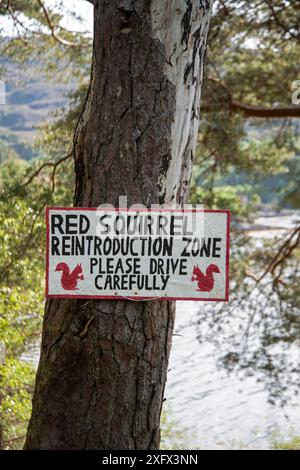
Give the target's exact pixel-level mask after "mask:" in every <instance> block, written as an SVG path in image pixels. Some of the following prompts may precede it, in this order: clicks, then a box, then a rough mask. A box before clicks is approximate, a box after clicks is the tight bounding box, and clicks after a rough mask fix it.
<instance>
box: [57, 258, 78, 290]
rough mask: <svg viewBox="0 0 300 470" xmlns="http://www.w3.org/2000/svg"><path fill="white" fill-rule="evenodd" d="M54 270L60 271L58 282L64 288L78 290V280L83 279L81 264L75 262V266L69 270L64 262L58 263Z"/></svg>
mask: <svg viewBox="0 0 300 470" xmlns="http://www.w3.org/2000/svg"><path fill="white" fill-rule="evenodd" d="M55 271H62V275H61V280H60V282H61V286H62V288H63V289H65V290H78V287H77V283H78V281H79V280H80V281H83V280H84V276H83V272H82V267H81V264H77V266H76V268H75V269H73V271H72V272H70V268H69V266H68V265H67V264H66V263H58V265H57V266H56V268H55Z"/></svg>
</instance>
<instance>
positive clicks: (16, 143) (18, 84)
mask: <svg viewBox="0 0 300 470" xmlns="http://www.w3.org/2000/svg"><path fill="white" fill-rule="evenodd" d="M2 65H3V64H2ZM4 65H5V67H6V69H7V74H6V76H5V83H6V104H5V105H1V104H0V140H2V142H5V143H7V144H8V145H9V146H10V147H11V148H12V149H13V150H14V151H15V152H16V153H17V154H18V155H20V156H21V157H22V158H24V159H26V160H28V159H30V158H32V157H33V156H34V155H33V151H32V149H31V144H32V141H33V139H34V137H35V135H36V128H37V126H38V125H39V124H41V123H42V122H45V121H47V120H49V119H50V118H51V113H52V112H53V111H54V110H56V109H58V108H61V107H62V106H64V104H65V102H66V95H67V93H68V91H69V89H68V88H67V87H66V86H65V85H61V84H53V83H50V82H46V81H44V80H42V79H39V78H38V77H36V76H34V69H33V68H32V69H30V68H29V67H28V66H27V67H26V68H25V69H24V68H23V67H24V66H19V65H15V64H11V63H9V64H8V63H5V64H4ZM30 74H32V75H33V76H32V77H30Z"/></svg>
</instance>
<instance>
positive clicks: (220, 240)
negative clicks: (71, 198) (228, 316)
mask: <svg viewBox="0 0 300 470" xmlns="http://www.w3.org/2000/svg"><path fill="white" fill-rule="evenodd" d="M46 223H47V260H46V264H47V270H46V271H47V272H46V295H47V297H61V298H70V297H74V298H106V299H124V298H129V299H135V300H142V299H175V300H206V301H209V300H212V301H218V300H219V301H228V284H229V279H228V275H229V226H230V212H229V211H226V210H216V211H213V210H196V209H193V210H175V209H168V210H167V209H157V210H155V211H153V210H147V209H137V210H134V209H102V208H76V207H75V208H56V207H49V208H47V210H46Z"/></svg>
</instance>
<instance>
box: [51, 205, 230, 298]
mask: <svg viewBox="0 0 300 470" xmlns="http://www.w3.org/2000/svg"><path fill="white" fill-rule="evenodd" d="M51 210H64V211H76V210H78V211H101V210H103V211H112V212H113V211H114V212H119V211H120V212H151V209H146V208H144V209H128V208H115V209H113V208H104V207H100V208H98V207H46V210H45V216H46V276H45V277H46V283H45V284H46V285H45V287H46V289H45V291H46V292H45V295H46V298H48V299H98V300H140V301H143V300H177V301H180V300H182V301H186V300H192V301H194V302H199V301H200V302H201V301H202V302H228V301H229V259H230V210H227V209H215V210H214V209H204V210H201V209H187V210H183V209H157V210H155V211H152V212H180V213H182V212H209V213H210V212H213V213H223V214H227V224H226V273H225V274H226V284H225V298H224V299H218V298H212V299H210V298H195V297H154V298H153V297H140V296H134V297H132V296H131V297H126V296H119V295H84V296H83V295H80V294H78V295H75V294H49V238H50V236H49V212H50V211H51Z"/></svg>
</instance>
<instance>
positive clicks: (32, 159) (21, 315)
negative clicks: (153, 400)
mask: <svg viewBox="0 0 300 470" xmlns="http://www.w3.org/2000/svg"><path fill="white" fill-rule="evenodd" d="M92 16H93V15H92V5H91V4H89V3H88V2H86V1H80V0H73V1H70V0H68V1H66V0H64V1H54V0H53V1H50V0H44V1H40V0H28V1H26V2H25V1H23V0H5V1H1V0H0V80H1V81H0V84H1V87H0V240H1V250H0V296H1V303H0V448H3V449H19V448H22V445H23V442H24V437H25V433H26V427H27V423H28V419H29V417H30V411H31V396H32V392H33V384H34V378H35V371H36V367H37V364H38V359H39V347H40V335H41V327H42V315H43V306H44V272H45V266H44V257H45V223H44V208H45V206H47V205H56V206H70V205H72V201H73V178H74V175H73V164H72V135H73V131H74V129H75V127H76V123H77V120H78V117H79V115H80V112H81V110H82V106H83V103H84V99H85V96H86V92H87V87H88V83H89V74H90V66H91V53H92V27H93V25H92V23H93V18H92ZM299 40H300V1H299V0H291V1H289V0H253V1H252V2H248V1H246V0H236V1H232V0H224V1H221V0H215V3H214V9H213V16H212V21H211V28H210V34H209V39H208V48H207V53H206V70H205V78H204V86H203V93H202V104H201V127H200V131H199V138H198V147H197V156H196V162H195V166H194V172H193V180H192V185H191V191H190V201H191V202H192V203H204V204H205V206H206V208H219V209H222V208H226V209H231V211H232V219H233V220H232V235H231V236H232V242H231V295H230V302H229V303H228V304H227V303H226V304H225V303H195V302H177V322H176V329H175V334H174V341H173V350H172V354H171V361H170V371H169V376H168V384H167V389H166V392H165V398H166V400H165V408H164V413H163V419H162V430H163V439H162V446H163V447H165V448H174V449H178V448H183V449H195V448H200V449H239V448H241V449H256V448H260V449H263V448H264V449H278V448H283V449H288V448H292V449H298V448H300V406H299V398H298V394H299V390H300V374H299V363H300V310H299V307H300V286H299V276H298V274H299V262H300V119H299V118H300V66H299V57H300V45H299V44H300V43H299ZM4 348H5V361H4V364H2V365H1V362H3V360H2V361H1V358H2V359H4V357H3V356H4V354H3V350H4Z"/></svg>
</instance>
